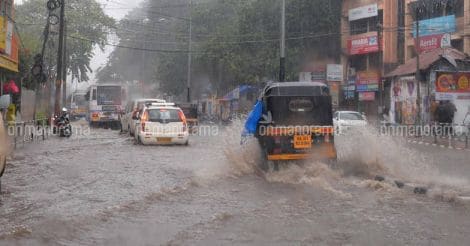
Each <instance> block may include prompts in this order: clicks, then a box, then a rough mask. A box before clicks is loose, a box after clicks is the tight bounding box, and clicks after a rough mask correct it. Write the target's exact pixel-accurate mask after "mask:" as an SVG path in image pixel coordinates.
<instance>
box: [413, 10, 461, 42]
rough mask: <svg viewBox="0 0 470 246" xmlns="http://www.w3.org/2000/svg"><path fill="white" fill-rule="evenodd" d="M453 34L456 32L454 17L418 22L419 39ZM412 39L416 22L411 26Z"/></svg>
mask: <svg viewBox="0 0 470 246" xmlns="http://www.w3.org/2000/svg"><path fill="white" fill-rule="evenodd" d="M454 32H456V23H455V15H448V16H443V17H438V18H432V19H427V20H422V21H419V36H420V37H422V36H429V35H434V34H442V33H454ZM413 37H414V38H416V22H414V24H413Z"/></svg>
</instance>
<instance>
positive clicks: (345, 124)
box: [333, 111, 367, 134]
mask: <svg viewBox="0 0 470 246" xmlns="http://www.w3.org/2000/svg"><path fill="white" fill-rule="evenodd" d="M333 125H334V127H335V131H336V133H337V134H343V133H346V132H348V131H351V130H354V129H358V128H360V127H365V126H367V120H366V117H365V115H363V114H361V113H359V112H356V111H336V112H335V113H334V115H333Z"/></svg>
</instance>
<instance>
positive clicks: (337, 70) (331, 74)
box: [326, 64, 343, 81]
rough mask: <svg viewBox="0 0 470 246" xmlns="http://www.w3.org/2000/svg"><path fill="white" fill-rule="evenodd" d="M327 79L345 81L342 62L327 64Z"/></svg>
mask: <svg viewBox="0 0 470 246" xmlns="http://www.w3.org/2000/svg"><path fill="white" fill-rule="evenodd" d="M326 80H327V81H343V66H342V65H341V64H328V65H327V66H326Z"/></svg>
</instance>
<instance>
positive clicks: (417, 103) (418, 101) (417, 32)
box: [415, 5, 422, 126]
mask: <svg viewBox="0 0 470 246" xmlns="http://www.w3.org/2000/svg"><path fill="white" fill-rule="evenodd" d="M419 10H420V7H419V5H417V6H416V10H415V11H416V12H415V21H416V43H415V49H416V75H415V79H416V83H417V85H416V93H417V97H416V101H417V102H416V106H417V108H418V110H417V114H418V117H417V122H416V123H417V125H418V126H421V123H422V122H421V73H420V70H419V51H420V38H419Z"/></svg>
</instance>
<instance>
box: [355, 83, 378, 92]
mask: <svg viewBox="0 0 470 246" xmlns="http://www.w3.org/2000/svg"><path fill="white" fill-rule="evenodd" d="M356 90H357V91H358V92H363V91H379V85H378V84H368V85H357V89H356Z"/></svg>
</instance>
